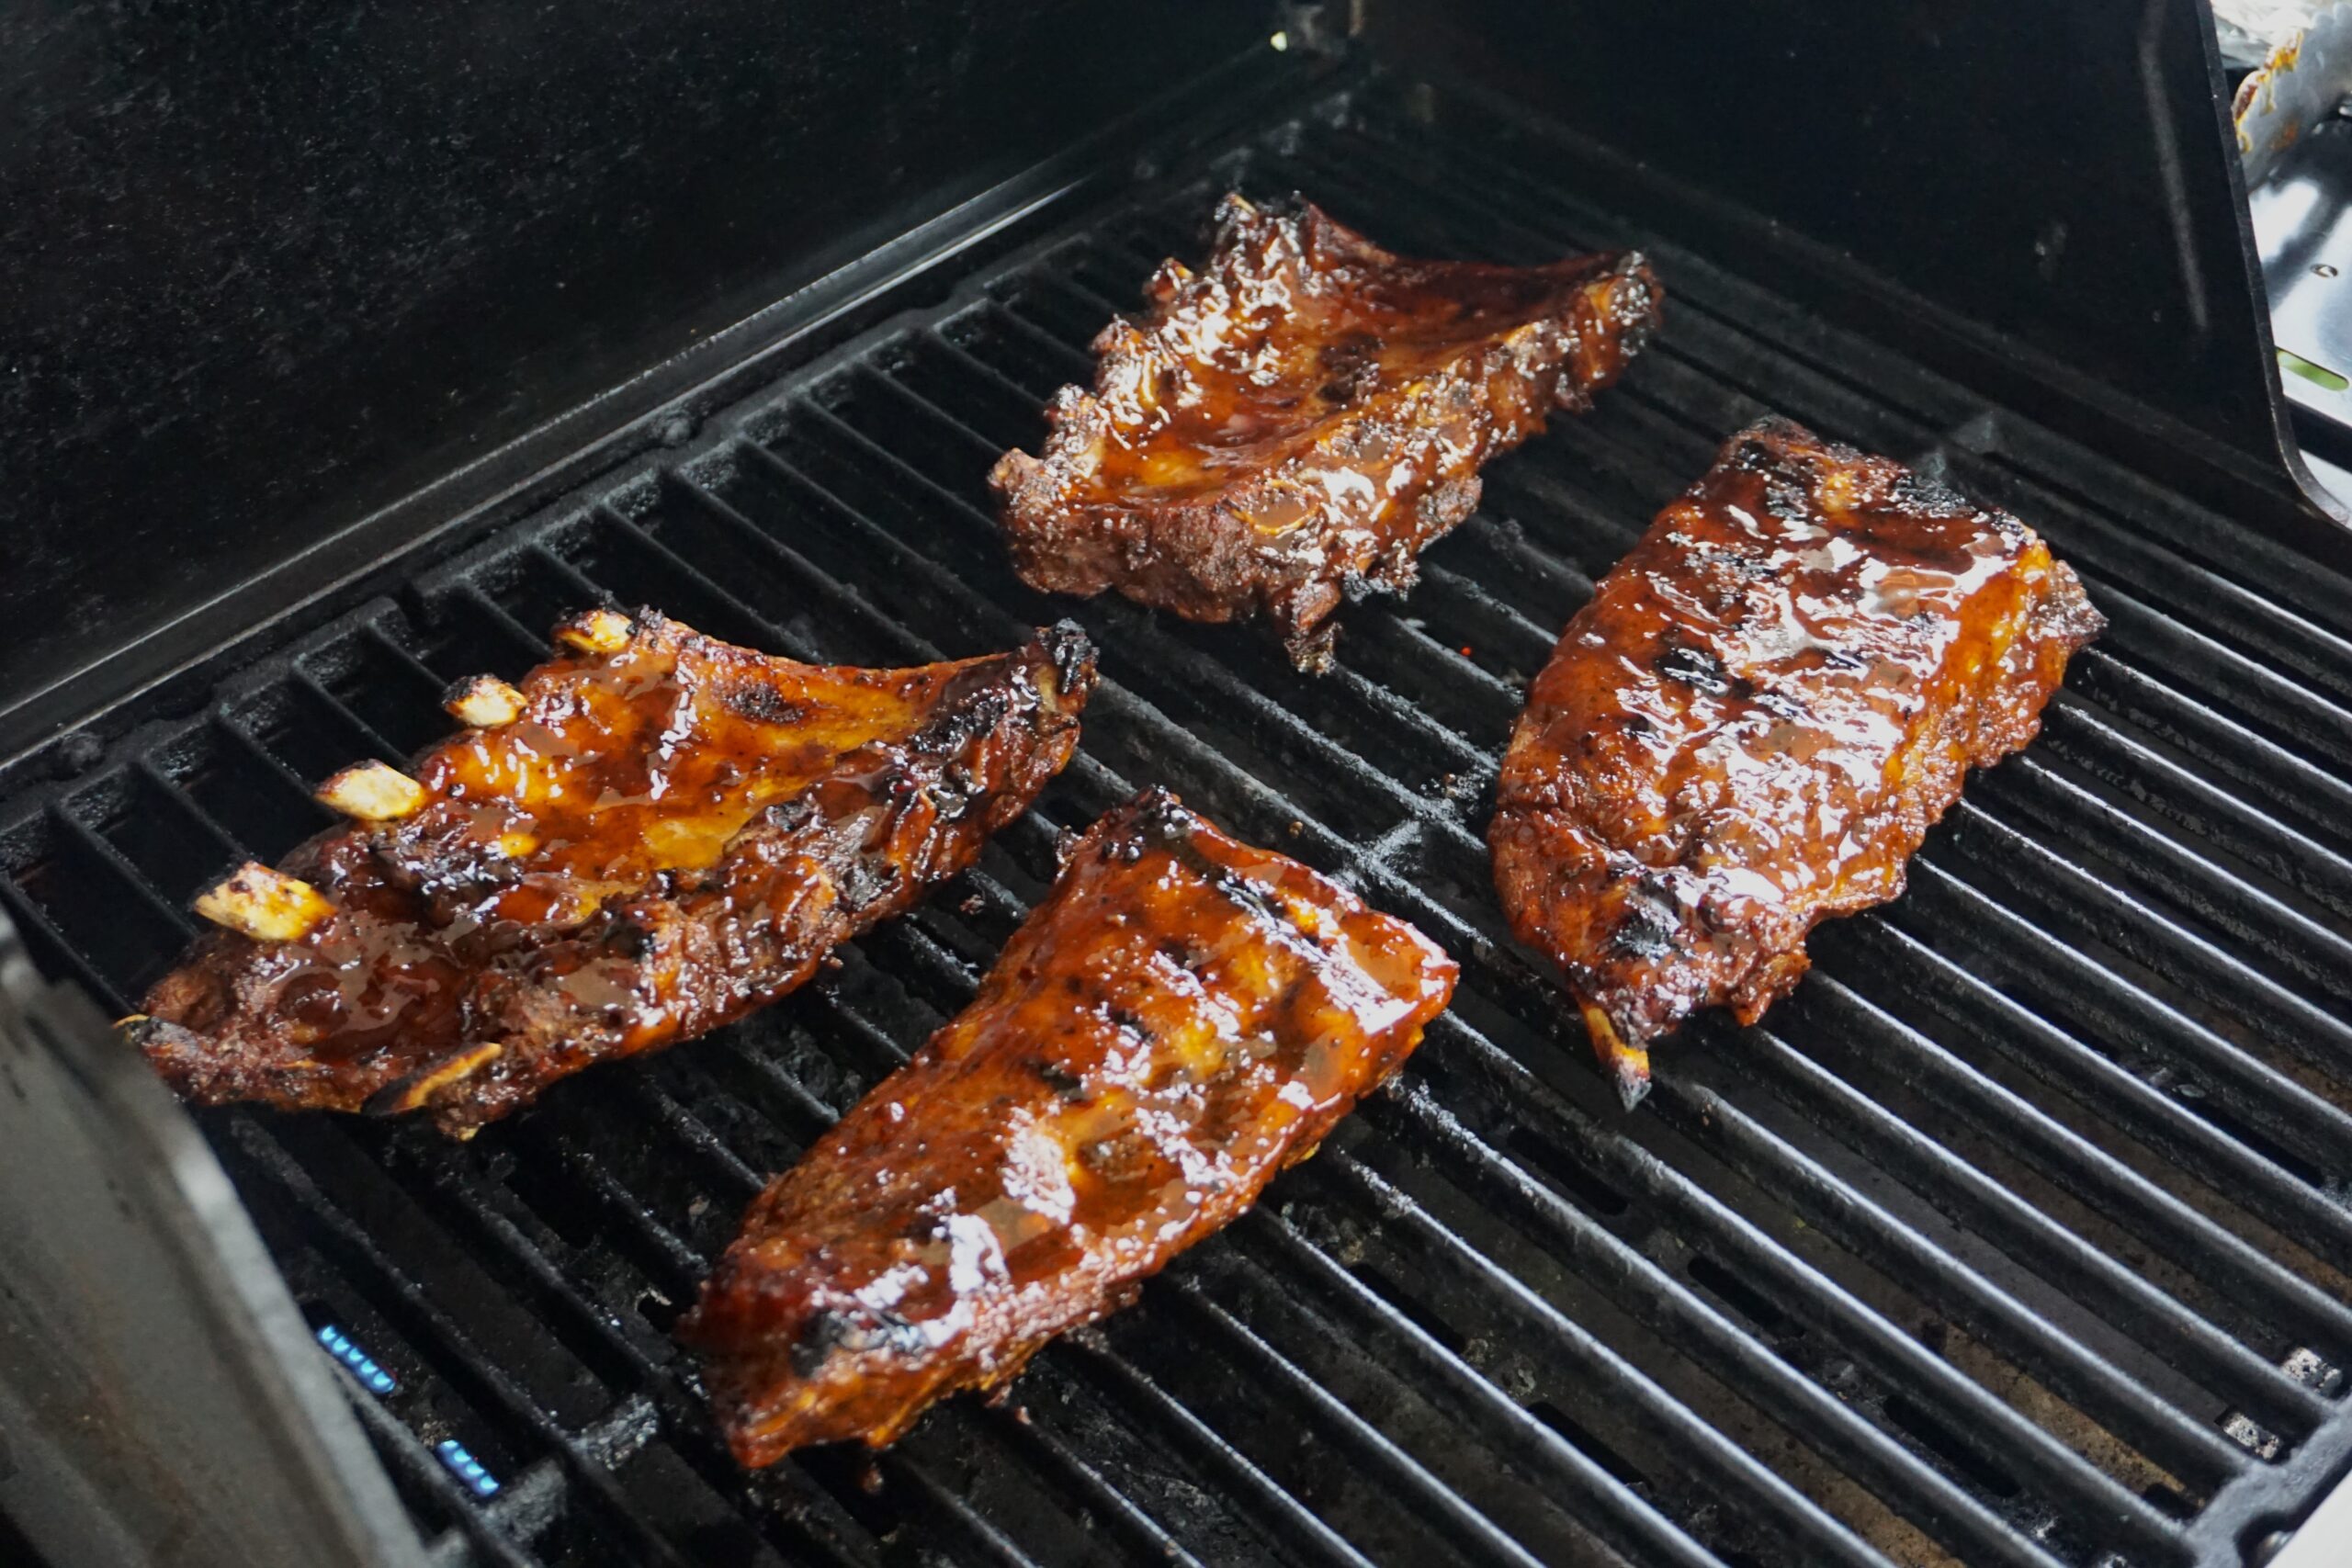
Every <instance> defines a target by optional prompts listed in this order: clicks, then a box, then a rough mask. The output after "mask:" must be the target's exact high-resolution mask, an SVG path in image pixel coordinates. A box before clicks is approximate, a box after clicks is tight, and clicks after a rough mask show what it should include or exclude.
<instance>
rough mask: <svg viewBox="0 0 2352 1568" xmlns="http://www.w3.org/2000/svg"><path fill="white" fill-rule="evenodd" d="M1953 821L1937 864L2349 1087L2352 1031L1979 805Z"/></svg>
mask: <svg viewBox="0 0 2352 1568" xmlns="http://www.w3.org/2000/svg"><path fill="white" fill-rule="evenodd" d="M1951 817H1952V819H1953V820H1954V822H1955V824H1956V825H1957V826H1958V827H1960V828H1961V829H1962V831H1958V832H1954V833H1951V834H1949V835H1947V836H1946V837H1945V838H1944V839H1943V840H1942V841H1941V843H1940V844H1937V845H1930V846H1929V850H1928V853H1929V854H1931V855H1933V856H1935V857H1936V858H1937V859H1939V860H1940V859H1943V858H1944V857H1945V855H1946V854H1947V853H1950V854H1951V855H1952V856H1953V857H1955V858H1958V859H1961V860H1963V861H1965V862H1966V863H1967V864H1968V865H1970V866H1971V867H1973V868H1974V869H1976V870H1979V871H1981V872H1983V873H1985V874H1988V875H1990V876H1992V877H1994V878H1996V879H1998V880H1999V882H2000V883H2001V884H2002V885H2003V886H2007V887H2008V888H2009V889H2011V890H2012V891H2013V892H2015V893H2016V894H2018V896H2019V897H2022V898H2024V899H2026V900H2027V901H2029V902H2030V903H2031V904H2032V905H2034V906H2035V907H2036V908H2039V909H2040V910H2041V912H2042V913H2043V914H2044V915H2045V916H2046V917H2047V918H2048V919H2050V920H2051V921H2052V923H2054V924H2057V925H2059V926H2060V927H2062V928H2065V927H2072V928H2073V929H2075V930H2076V931H2082V932H2084V933H2085V934H2086V935H2088V936H2090V937H2092V938H2093V939H2094V940H2096V941H2098V942H2103V943H2105V944H2107V945H2109V946H2110V947H2112V948H2113V949H2114V950H2115V951H2116V952H2118V953H2122V954H2123V955H2124V956H2125V957H2127V958H2130V959H2131V960H2132V961H2133V962H2134V963H2137V964H2143V965H2145V966H2146V967H2147V968H2148V969H2150V970H2151V971H2153V972H2154V973H2155V974H2157V975H2159V976H2163V977H2164V978H2165V980H2167V981H2169V982H2170V983H2172V984H2174V985H2177V986H2181V987H2184V988H2186V989H2187V990H2188V992H2189V993H2190V994H2191V995H2192V996H2194V997H2195V998H2197V999H2198V1000H2199V1001H2200V1002H2211V1003H2214V1004H2217V1005H2218V1006H2220V1007H2221V1008H2222V1009H2223V1010H2225V1011H2226V1012H2227V1013H2228V1014H2229V1015H2230V1016H2231V1017H2233V1018H2234V1019H2239V1020H2244V1021H2245V1023H2246V1024H2247V1025H2248V1026H2249V1027H2250V1028H2251V1029H2252V1030H2253V1031H2254V1032H2256V1034H2257V1035H2258V1037H2259V1038H2261V1039H2262V1040H2263V1041H2264V1042H2265V1043H2267V1044H2271V1045H2275V1046H2278V1047H2279V1048H2281V1049H2283V1050H2286V1051H2289V1052H2291V1053H2292V1054H2293V1055H2296V1056H2297V1057H2299V1058H2301V1060H2302V1061H2303V1062H2304V1063H2306V1064H2308V1065H2309V1066H2312V1067H2315V1068H2317V1069H2318V1070H2320V1071H2321V1072H2323V1073H2326V1074H2328V1075H2329V1076H2331V1077H2337V1078H2341V1077H2343V1076H2344V1072H2345V1067H2346V1064H2347V1063H2352V1026H2347V1025H2346V1024H2345V1023H2344V1022H2342V1021H2339V1020H2338V1019H2336V1018H2335V1016H2334V1015H2332V1014H2330V1013H2327V1012H2325V1011H2323V1010H2321V1009H2319V1008H2318V1007H2316V1006H2314V1005H2313V1004H2312V1003H2311V1002H2308V1001H2306V1000H2304V999H2303V998H2301V997H2299V996H2297V995H2295V994H2294V993H2293V992H2291V991H2290V990H2288V989H2287V988H2286V987H2283V986H2280V985H2279V984H2278V982H2277V981H2275V980H2273V979H2271V978H2270V977H2269V976H2267V975H2264V974H2262V973H2261V972H2260V971H2259V970H2256V969H2255V968H2253V967H2252V966H2251V965H2248V964H2244V963H2241V962H2238V961H2237V960H2236V959H2234V958H2233V956H2232V955H2231V954H2230V953H2228V952H2227V951H2226V950H2224V949H2223V948H2222V947H2220V946H2219V945H2217V944H2216V943H2214V942H2211V941H2209V940H2207V939H2206V938H2205V937H2203V936H2201V935H2199V933H2197V932H2195V931H2190V930H2188V928H2186V927H2184V926H2181V925H2179V924H2177V923H2176V922H2175V921H2173V920H2172V919H2170V918H2168V917H2167V916H2165V915H2164V914H2162V913H2160V912H2158V911H2157V910H2155V909H2153V908H2149V907H2148V906H2147V905H2145V904H2143V903H2142V902H2140V901H2139V900H2138V899H2136V898H2134V897H2131V895H2130V894H2128V893H2125V892H2124V891H2122V890H2121V889H2120V888H2117V887H2115V886H2112V885H2110V884H2109V883H2107V882H2104V881H2102V880H2101V879H2099V878H2098V877H2097V876H2095V875H2093V874H2091V873H2090V872H2088V871H2086V869H2084V868H2083V867H2082V866H2081V865H2080V864H2078V863H2075V862H2074V861H2072V860H2069V859H2067V858H2065V857H2064V856H2063V855H2061V854H2060V853H2059V852H2057V851H2056V850H2053V849H2052V848H2050V847H2049V846H2048V845H2046V844H2044V843H2042V842H2041V841H2040V840H2036V839H2034V838H2032V837H2031V836H2030V835H2029V834H2027V833H2025V832H2024V831H2022V830H2020V829H2016V828H2013V827H2010V826H2009V825H2008V824H2007V823H2006V822H2003V821H2001V820H2000V819H1999V818H1995V817H1992V816H1990V815H1988V814H1986V813H1985V812H1984V811H1983V810H1982V809H1981V808H1979V807H1976V806H1975V805H1973V803H1972V802H1970V801H1968V800H1965V799H1963V800H1962V801H1961V802H1960V804H1959V805H1957V806H1955V807H1952V812H1951ZM2093 917H2097V918H2096V919H2094V918H2093Z"/></svg>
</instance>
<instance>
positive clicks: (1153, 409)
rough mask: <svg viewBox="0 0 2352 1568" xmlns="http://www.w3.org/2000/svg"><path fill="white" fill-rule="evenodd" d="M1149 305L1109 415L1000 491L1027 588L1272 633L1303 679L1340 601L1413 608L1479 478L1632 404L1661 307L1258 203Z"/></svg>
mask: <svg viewBox="0 0 2352 1568" xmlns="http://www.w3.org/2000/svg"><path fill="white" fill-rule="evenodd" d="M1147 293H1148V296H1149V298H1150V300H1151V306H1152V308H1151V310H1150V311H1149V313H1148V314H1147V315H1146V316H1145V317H1144V318H1143V319H1142V320H1140V321H1127V320H1125V319H1124V318H1123V319H1119V320H1114V321H1113V322H1112V323H1111V324H1110V325H1109V326H1108V327H1106V328H1104V329H1103V333H1102V335H1101V336H1099V337H1098V338H1096V339H1095V341H1094V345H1093V347H1094V353H1095V355H1097V356H1098V358H1099V360H1100V365H1099V367H1098V368H1097V371H1096V375H1095V382H1094V389H1093V390H1092V391H1091V392H1088V391H1084V390H1081V389H1079V388H1076V387H1065V388H1064V389H1062V390H1061V392H1060V393H1059V394H1058V395H1057V397H1056V399H1055V400H1054V402H1053V403H1052V405H1051V406H1050V407H1048V408H1047V410H1046V418H1047V420H1048V421H1049V422H1050V423H1051V424H1052V426H1053V434H1052V435H1051V437H1050V438H1049V439H1048V440H1047V442H1046V448H1045V453H1044V456H1043V457H1042V458H1039V457H1031V456H1029V455H1028V454H1027V453H1025V452H1009V453H1007V454H1006V455H1005V456H1004V457H1003V458H1002V459H1001V461H1000V462H999V463H998V464H997V467H996V470H995V472H994V473H993V474H992V475H991V476H990V479H991V482H992V483H993V484H994V485H995V486H996V487H997V490H998V491H999V493H1000V494H1001V496H1002V497H1003V502H1004V506H1003V515H1004V526H1005V533H1006V536H1007V538H1008V539H1009V541H1010V542H1011V544H1012V553H1013V560H1014V564H1015V566H1016V567H1017V568H1018V570H1020V573H1021V576H1022V579H1023V581H1026V582H1028V583H1029V584H1030V585H1031V586H1032V587H1035V588H1038V589H1041V590H1044V591H1046V592H1060V593H1080V594H1094V593H1100V592H1103V590H1104V589H1106V588H1116V589H1117V590H1118V591H1119V592H1122V593H1125V594H1126V595H1127V596H1128V597H1129V598H1132V599H1136V600H1139V601H1141V602H1142V603H1144V604H1152V605H1156V606H1158V607H1159V608H1161V609H1166V610H1171V611H1173V612H1175V613H1176V614H1178V615H1183V616H1185V617H1187V618H1188V619H1192V620H1199V621H1227V620H1232V619H1234V618H1236V617H1238V616H1242V615H1253V614H1254V615H1265V616H1267V617H1269V618H1271V619H1272V620H1273V621H1274V622H1275V623H1276V624H1277V626H1279V627H1280V628H1281V630H1282V633H1283V637H1285V639H1286V640H1287V642H1288V644H1289V646H1290V649H1291V652H1292V654H1293V657H1294V658H1295V659H1296V660H1298V661H1299V662H1300V663H1301V664H1302V665H1305V666H1313V665H1316V664H1317V663H1318V662H1320V661H1322V660H1326V659H1327V658H1328V654H1329V631H1328V628H1324V627H1323V622H1324V620H1325V618H1326V617H1327V616H1329V615H1330V614H1331V612H1332V610H1333V609H1334V608H1336V607H1337V605H1338V604H1339V603H1340V598H1341V596H1342V595H1343V594H1350V593H1358V592H1367V591H1371V590H1375V589H1380V590H1402V589H1404V588H1407V587H1408V586H1410V585H1411V583H1412V581H1413V579H1414V576H1415V572H1416V562H1417V558H1418V557H1419V552H1420V551H1421V549H1422V548H1423V547H1425V546H1427V545H1428V544H1430V541H1432V540H1434V539H1436V538H1437V537H1438V536H1441V535H1442V534H1444V533H1445V532H1446V531H1447V530H1448V529H1450V528H1452V527H1453V525H1455V524H1457V523H1459V522H1461V521H1462V520H1463V519H1464V517H1467V516H1468V515H1469V514H1470V513H1471V511H1472V510H1473V509H1474V508H1475V507H1476V505H1477V502H1478V479H1477V471H1478V468H1479V466H1480V465H1481V464H1482V463H1484V462H1485V461H1486V460H1487V458H1489V457H1494V456H1496V455H1497V454H1498V453H1501V452H1507V451H1509V450H1510V448H1511V447H1513V446H1517V445H1519V444H1520V443H1521V441H1524V440H1525V439H1527V437H1528V436H1530V435H1532V434H1535V433H1536V432H1537V431H1540V430H1541V429H1543V428H1544V416H1545V415H1546V414H1547V413H1548V412H1550V411H1551V410H1552V409H1554V408H1555V407H1557V408H1566V409H1573V410H1582V409H1584V408H1587V407H1589V406H1590V403H1591V398H1592V393H1593V391H1594V389H1598V388H1600V387H1604V386H1607V385H1608V384H1610V383H1611V382H1612V381H1614V380H1615V379H1616V378H1617V376H1618V374H1619V372H1620V371H1621V370H1622V369H1623V367H1624V365H1625V362H1626V361H1627V360H1629V359H1631V358H1632V357H1633V355H1634V354H1635V353H1636V352H1637V351H1638V350H1639V349H1640V348H1641V346H1642V344H1643V343H1644V342H1645V340H1646V339H1647V337H1648V334H1649V333H1650V330H1651V329H1652V328H1653V327H1654V326H1655V325H1656V324H1657V310H1658V298H1659V296H1658V288H1657V280H1656V279H1654V278H1653V277H1652V276H1650V272H1649V269H1648V267H1647V266H1646V265H1644V263H1643V261H1642V259H1641V258H1640V257H1639V256H1638V255H1634V254H1609V255H1590V256H1577V257H1573V258H1571V259H1569V260H1566V261H1563V262H1560V263H1557V264H1555V265H1550V266H1540V267H1508V266H1490V265H1479V264H1476V263H1470V262H1417V261H1406V260H1403V259H1401V258H1399V257H1397V256H1394V255H1391V254H1388V253H1387V252H1386V251H1384V250H1382V249H1380V248H1379V247H1378V246H1376V245H1374V244H1373V243H1370V242H1369V241H1367V240H1365V239H1364V238H1363V235H1361V234H1358V233H1356V232H1355V231H1352V230H1350V229H1347V228H1345V227H1343V226H1341V225H1340V224H1339V223H1336V222H1334V221H1333V220H1331V219H1330V218H1329V217H1328V216H1326V215H1325V214H1324V213H1323V212H1322V211H1321V209H1317V208H1316V207H1314V206H1311V205H1308V204H1306V203H1304V202H1302V203H1299V204H1298V205H1297V207H1296V209H1295V210H1288V211H1276V210H1272V209H1260V208H1257V207H1253V206H1251V205H1250V203H1249V202H1247V201H1244V200H1243V199H1242V198H1241V197H1238V196H1229V197H1226V199H1225V203H1224V205H1223V207H1222V208H1220V209H1219V211H1218V231H1217V240H1216V251H1215V254H1213V255H1212V256H1211V257H1210V260H1209V263H1208V265H1207V267H1206V269H1205V270H1204V271H1203V272H1201V273H1198V274H1195V273H1193V272H1192V271H1190V270H1188V269H1187V268H1185V267H1184V266H1182V265H1180V264H1178V263H1176V262H1173V261H1170V262H1169V263H1166V264H1165V265H1163V266H1162V267H1161V268H1160V270H1159V273H1158V274H1156V275H1155V276H1153V277H1152V279H1151V281H1150V283H1149V284H1148V286H1147Z"/></svg>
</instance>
